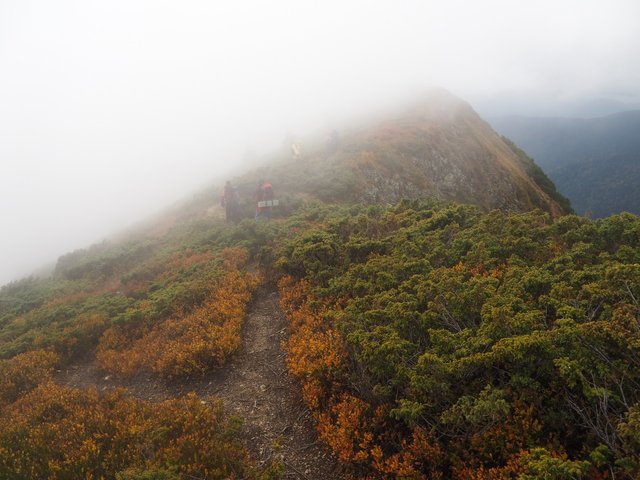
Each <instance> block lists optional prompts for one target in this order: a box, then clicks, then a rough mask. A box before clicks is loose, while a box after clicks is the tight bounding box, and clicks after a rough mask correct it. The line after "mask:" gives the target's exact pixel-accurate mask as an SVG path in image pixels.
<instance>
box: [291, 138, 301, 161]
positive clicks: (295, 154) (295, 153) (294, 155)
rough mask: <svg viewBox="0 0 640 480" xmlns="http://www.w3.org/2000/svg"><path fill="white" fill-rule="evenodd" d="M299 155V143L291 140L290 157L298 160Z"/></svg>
mask: <svg viewBox="0 0 640 480" xmlns="http://www.w3.org/2000/svg"><path fill="white" fill-rule="evenodd" d="M300 157H301V154H300V145H298V144H297V143H296V142H293V143H292V144H291V158H292V159H293V160H294V161H296V162H297V161H298V160H300Z"/></svg>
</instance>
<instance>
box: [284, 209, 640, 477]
mask: <svg viewBox="0 0 640 480" xmlns="http://www.w3.org/2000/svg"><path fill="white" fill-rule="evenodd" d="M306 218H309V219H312V220H313V221H312V222H309V223H308V224H307V225H308V227H307V228H306V229H300V230H299V233H298V234H297V235H296V236H295V237H294V238H292V239H290V240H289V242H288V243H286V244H284V245H283V246H282V248H281V250H280V257H279V259H278V260H277V264H278V266H279V267H280V268H281V270H282V272H283V274H284V276H283V279H282V281H281V282H280V289H281V299H282V308H283V310H284V311H285V313H286V314H287V316H288V318H289V322H290V325H291V338H290V340H289V342H288V343H287V350H288V366H289V370H290V371H291V372H292V374H294V375H295V376H296V377H297V378H298V379H299V380H300V382H301V387H302V394H303V397H304V399H305V401H306V403H307V405H308V406H309V407H310V408H311V409H313V411H314V416H315V418H316V420H317V424H318V432H319V435H320V437H321V438H322V439H323V440H324V441H325V442H326V443H327V444H328V445H329V446H330V447H331V449H332V450H333V451H334V452H335V453H336V455H337V456H338V457H339V458H340V459H341V460H342V461H343V462H345V463H347V464H350V465H351V466H352V467H353V469H354V474H356V475H357V476H360V477H371V478H411V479H431V478H452V479H456V480H463V479H465V480H466V479H469V480H488V479H492V480H505V479H514V480H515V479H518V480H532V479H537V478H553V479H567V480H569V479H578V478H583V479H591V480H600V479H605V478H614V477H615V478H636V477H637V476H638V475H640V454H639V451H640V450H639V449H638V445H640V441H639V440H638V438H640V437H639V436H638V435H637V433H635V432H637V430H635V429H637V428H638V426H639V425H640V422H639V421H638V419H639V418H640V417H639V416H638V415H637V413H638V411H640V409H639V407H638V406H639V405H640V390H638V388H637V386H638V385H640V360H639V359H640V303H639V302H640V220H638V218H637V217H634V216H632V215H627V214H622V215H619V216H613V217H610V218H608V219H603V220H597V221H591V220H588V219H584V218H579V217H576V216H565V217H561V218H559V219H556V220H553V219H551V218H550V217H549V216H548V215H546V214H544V213H540V212H532V213H527V214H505V213H501V212H497V211H496V212H490V213H488V214H481V213H479V212H478V211H477V210H476V209H474V208H473V207H467V206H462V205H435V204H434V205H421V204H417V203H409V202H405V203H401V204H400V205H397V206H395V207H391V208H383V207H369V208H367V207H353V208H350V209H344V210H343V211H337V210H334V211H332V212H330V211H327V210H323V209H317V210H315V211H314V212H313V213H307V214H306ZM296 225H298V226H299V225H300V222H299V220H298V223H297V224H296Z"/></svg>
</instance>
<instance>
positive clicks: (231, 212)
mask: <svg viewBox="0 0 640 480" xmlns="http://www.w3.org/2000/svg"><path fill="white" fill-rule="evenodd" d="M222 202H223V206H224V211H225V216H226V219H227V222H235V221H237V220H238V192H237V190H236V188H235V187H234V186H233V185H231V182H230V181H229V180H227V183H225V185H224V194H223V197H222Z"/></svg>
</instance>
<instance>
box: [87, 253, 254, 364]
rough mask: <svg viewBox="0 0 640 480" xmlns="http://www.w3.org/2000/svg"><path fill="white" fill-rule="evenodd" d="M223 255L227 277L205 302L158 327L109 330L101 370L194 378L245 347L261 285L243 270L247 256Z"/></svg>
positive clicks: (102, 341) (102, 346)
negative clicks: (245, 327)
mask: <svg viewBox="0 0 640 480" xmlns="http://www.w3.org/2000/svg"><path fill="white" fill-rule="evenodd" d="M223 255H224V257H225V260H224V268H225V270H226V273H225V274H224V276H222V278H220V279H219V280H218V281H217V282H215V283H214V284H213V285H211V287H210V290H209V292H208V293H207V294H206V295H205V298H204V301H203V302H202V304H200V305H198V306H196V307H195V308H193V309H192V310H190V311H183V312H182V313H180V314H177V315H175V316H173V317H171V318H169V319H167V320H164V321H160V322H157V323H155V324H150V322H146V323H145V322H141V323H140V324H134V325H124V326H122V327H111V328H110V329H108V330H107V331H105V333H104V334H103V336H102V338H101V339H100V343H99V346H98V351H97V361H98V364H99V365H100V367H101V368H102V369H104V370H106V371H108V372H112V373H118V374H122V375H131V374H133V373H135V372H137V371H139V370H141V369H148V370H152V371H154V372H157V373H160V374H162V375H165V376H189V375H202V374H204V373H205V372H206V371H208V370H209V369H211V368H213V367H218V366H220V365H222V364H223V363H224V361H225V360H226V358H227V357H228V355H229V354H231V353H233V352H234V351H236V350H237V349H238V347H239V346H240V332H241V329H242V324H243V321H244V317H245V313H246V308H247V304H248V302H249V300H250V299H251V296H252V293H253V291H254V289H255V288H256V286H257V285H258V281H259V280H258V277H257V276H256V275H254V274H249V273H243V272H241V271H240V270H239V268H240V267H243V266H244V264H245V263H246V253H244V252H243V251H241V250H238V249H235V250H232V249H228V250H226V251H224V252H223ZM185 310H186V309H185Z"/></svg>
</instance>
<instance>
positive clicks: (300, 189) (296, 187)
mask: <svg viewBox="0 0 640 480" xmlns="http://www.w3.org/2000/svg"><path fill="white" fill-rule="evenodd" d="M334 136H335V137H334V138H333V139H332V138H331V137H329V138H327V139H326V140H323V141H320V142H313V141H312V142H309V143H305V142H300V149H301V155H300V156H299V158H298V159H294V158H292V157H289V154H288V152H285V153H284V154H283V156H284V160H283V158H282V157H283V156H281V157H280V158H274V160H273V161H272V162H271V163H270V164H268V165H267V166H266V167H263V168H262V169H260V170H258V171H256V172H252V173H251V174H249V175H247V176H245V177H242V178H240V179H238V183H239V184H240V185H241V186H242V188H243V190H245V191H246V192H250V191H251V187H252V186H253V185H254V183H255V182H257V180H258V179H259V177H264V178H268V179H269V181H270V182H271V183H272V184H273V185H274V188H276V189H277V190H278V191H279V192H280V194H283V193H284V194H290V195H293V196H295V197H297V198H303V199H316V200H321V201H325V202H364V203H369V204H376V203H377V204H393V203H396V202H398V201H399V200H401V199H403V198H408V199H427V198H437V199H441V200H453V201H458V202H463V203H470V204H474V205H477V206H479V207H480V208H481V209H483V210H485V211H488V210H491V209H496V208H497V209H501V210H516V211H527V210H532V209H535V208H540V209H542V210H544V211H547V212H549V213H551V214H552V215H553V216H558V215H560V214H562V213H565V212H568V211H570V206H569V204H568V202H567V201H566V199H564V198H563V197H561V196H560V195H559V194H558V193H557V192H556V190H555V188H554V186H553V184H552V183H551V182H550V181H549V180H548V178H546V176H545V174H544V173H543V172H542V171H541V170H540V168H538V167H537V166H536V165H535V164H534V163H533V162H532V161H531V160H530V159H528V158H526V155H525V156H523V155H522V154H521V152H518V151H517V149H516V148H513V145H510V144H508V143H506V142H505V141H504V140H503V139H501V138H500V136H499V135H498V134H496V133H495V132H494V131H493V130H492V129H491V127H490V126H489V125H488V124H487V123H486V122H484V121H483V120H482V119H481V118H480V117H479V116H478V115H477V114H476V113H475V112H474V111H473V109H472V108H471V107H470V106H469V104H467V103H466V102H464V101H462V100H460V99H459V98H457V97H455V96H453V95H451V94H450V93H448V92H446V91H444V90H433V91H431V92H430V93H429V94H427V95H424V96H423V97H422V98H421V99H420V101H418V102H415V103H414V104H413V105H412V106H411V107H410V108H406V109H405V110H404V111H401V112H400V113H397V112H396V113H394V114H387V116H386V117H383V118H378V119H377V120H376V121H371V120H370V121H369V122H368V124H367V123H365V126H361V127H359V128H352V129H347V130H345V131H340V132H335V133H334Z"/></svg>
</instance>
